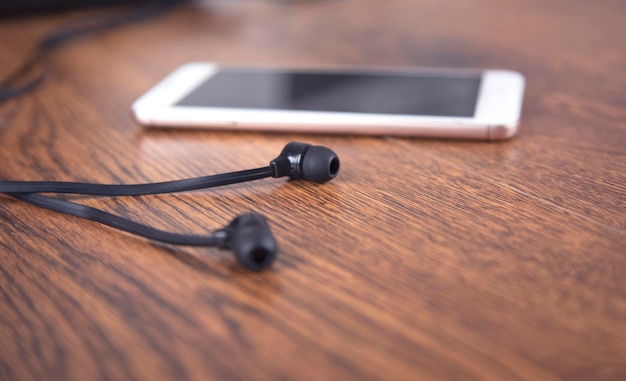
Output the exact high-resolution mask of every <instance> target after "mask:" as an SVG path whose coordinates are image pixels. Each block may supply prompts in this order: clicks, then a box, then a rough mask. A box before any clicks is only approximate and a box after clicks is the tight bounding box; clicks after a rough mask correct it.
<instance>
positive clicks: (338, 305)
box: [0, 0, 626, 380]
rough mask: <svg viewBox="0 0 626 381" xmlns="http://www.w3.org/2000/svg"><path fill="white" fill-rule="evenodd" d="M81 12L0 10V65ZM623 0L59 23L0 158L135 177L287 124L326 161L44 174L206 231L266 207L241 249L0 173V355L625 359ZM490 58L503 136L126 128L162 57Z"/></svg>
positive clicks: (318, 361) (178, 367)
mask: <svg viewBox="0 0 626 381" xmlns="http://www.w3.org/2000/svg"><path fill="white" fill-rule="evenodd" d="M89 14H90V13H89V12H79V13H68V14H62V15H46V16H36V17H31V18H20V19H11V18H8V19H3V20H1V21H0V75H6V74H7V73H8V72H9V71H10V70H11V69H12V68H15V67H16V66H17V65H18V64H19V63H20V62H21V61H22V60H23V59H24V57H25V56H26V54H27V52H28V50H29V48H30V47H32V46H34V45H35V44H36V42H37V41H38V40H39V39H40V38H41V37H42V36H43V35H44V34H45V33H46V32H47V31H49V30H51V29H53V28H55V27H57V26H58V25H60V24H62V23H65V22H68V21H71V20H74V19H76V18H81V17H85V16H88V15H89ZM625 15H626V6H625V5H624V3H623V2H619V1H604V2H590V1H583V0H576V1H574V0H567V1H566V0H561V1H549V2H546V1H521V0H516V1H514V0H482V1H461V0H457V1H449V2H442V1H436V0H420V1H416V0H396V1H375V0H360V1H357V0H345V1H323V2H297V1H290V2H287V1H285V2H278V3H272V2H264V1H214V2H208V3H205V4H196V5H188V6H184V7H181V8H178V9H176V10H174V11H172V12H170V13H168V14H166V15H163V16H161V17H158V18H154V19H152V20H149V21H145V22H141V23H137V24H134V25H131V26H127V27H124V28H119V29H116V30H113V31H109V32H106V33H103V34H99V35H96V36H91V37H85V38H81V39H79V40H76V41H75V42H73V43H72V44H69V45H67V46H65V47H63V48H61V49H60V50H58V51H56V52H55V53H53V54H52V55H51V56H50V60H49V65H48V68H49V71H48V76H47V77H46V81H45V83H44V85H43V86H42V87H41V88H40V89H39V90H37V91H36V92H35V93H34V94H32V95H28V96H25V97H22V98H20V99H18V100H14V101H11V102H8V103H5V104H4V105H2V106H1V107H0V178H2V179H11V180H44V179H45V180H73V181H93V182H103V183H110V182H121V183H138V182H149V181H164V180H171V179H180V178H185V177H191V176H201V175H207V174H213V173H219V172H224V171H233V170H239V169H245V168H254V167H259V166H263V165H266V164H267V163H268V162H269V160H271V159H272V158H274V157H275V156H276V155H277V153H278V152H279V151H280V149H281V148H282V147H283V145H284V144H285V143H286V142H288V141H290V140H300V141H306V142H310V143H313V144H322V145H327V146H329V147H331V148H332V149H334V150H335V151H336V152H337V153H338V154H339V155H340V157H341V160H342V170H341V173H340V175H339V177H338V178H337V179H335V180H334V181H333V182H331V183H328V184H325V185H322V186H319V185H311V184H305V183H299V182H286V181H284V180H263V181H259V182H256V183H250V184H242V185H237V186H233V187H227V188H221V189H215V190H211V191H196V192H190V193H184V194H177V195H163V196H150V197H137V198H116V199H109V198H89V197H70V199H71V200H74V201H76V202H81V203H83V204H85V205H91V206H96V207H100V208H103V209H106V210H108V211H111V212H114V213H117V214H120V215H123V216H126V217H130V218H132V219H134V220H136V221H140V222H145V223H149V224H151V225H153V226H155V227H159V228H163V229H168V230H172V231H178V232H186V233H198V234H202V233H206V232H210V231H212V230H214V229H216V228H218V227H221V226H223V225H224V224H226V223H228V222H229V221H230V220H231V219H232V218H233V217H234V216H236V215H237V214H239V213H242V212H245V211H249V210H256V211H258V212H260V213H263V214H265V215H267V217H268V218H269V220H270V224H271V227H272V229H273V231H274V233H275V235H276V237H277V240H278V243H279V245H280V249H281V250H280V253H279V257H278V259H277V261H276V262H275V264H274V266H273V267H272V268H271V269H270V270H269V271H266V272H263V273H251V272H247V271H245V270H242V269H241V268H239V267H238V266H237V265H236V263H235V261H234V259H233V257H232V255H231V254H230V253H228V252H221V251H218V250H215V249H210V248H208V249H204V248H188V247H175V246H167V245H161V244H157V243H154V242H150V241H148V240H145V239H142V238H137V237H135V236H131V235H129V234H125V233H121V232H119V231H117V230H114V229H111V228H107V227H105V226H102V225H99V224H97V223H92V222H88V221H85V220H80V219H77V218H74V217H68V216H64V215H60V214H58V213H54V212H49V211H46V210H42V209H39V208H37V207H34V206H30V205H27V204H25V203H22V202H19V201H15V200H13V199H10V198H8V197H5V196H0V239H1V242H0V251H1V254H0V343H1V344H0V379H2V380H158V379H172V380H227V379H233V380H237V379H241V380H244V379H245V380H251V379H252V380H256V379H258V380H348V379H355V380H418V379H433V380H624V379H626V111H625V110H626V92H625V89H626V75H625V74H626V73H625V68H626V42H625V40H624V36H626V26H625V25H626V23H625V22H624V16H625ZM189 61H218V62H222V63H264V64H280V65H286V64H306V65H316V64H324V65H328V64H331V65H336V64H340V65H341V64H360V65H376V66H383V67H397V66H429V67H474V68H506V69H513V70H519V71H521V72H522V73H524V74H525V75H526V78H527V92H526V97H525V103H524V110H523V119H522V124H521V130H520V133H519V136H517V137H516V138H515V139H513V140H511V141H507V142H503V143H487V142H463V141H443V140H424V139H409V138H393V137H386V138H372V137H356V136H352V137H348V136H322V135H319V136H316V135H298V134H261V133H247V132H242V133H235V132H233V133H228V132H211V131H166V130H159V131H148V130H144V129H142V128H141V127H139V126H138V125H137V124H135V123H134V121H133V120H132V118H131V114H130V104H131V102H132V101H133V100H134V99H136V98H137V97H138V96H140V95H141V94H142V93H143V92H144V91H146V90H147V89H148V88H150V87H151V86H152V85H154V84H155V83H156V82H157V81H159V80H160V79H161V78H162V77H164V76H165V75H166V74H167V73H169V72H170V71H171V70H173V69H174V68H175V67H177V66H178V65H180V64H183V63H186V62H189Z"/></svg>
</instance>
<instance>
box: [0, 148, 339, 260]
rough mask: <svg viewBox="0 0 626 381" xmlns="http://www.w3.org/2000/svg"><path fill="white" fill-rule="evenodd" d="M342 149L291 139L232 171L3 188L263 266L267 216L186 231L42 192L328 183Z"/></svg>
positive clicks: (268, 247)
mask: <svg viewBox="0 0 626 381" xmlns="http://www.w3.org/2000/svg"><path fill="white" fill-rule="evenodd" d="M339 167H340V161H339V157H338V156H337V154H335V153H334V152H333V151H332V150H330V149H329V148H327V147H323V146H313V145H310V144H306V143H300V142H291V143H288V144H287V145H286V146H285V147H284V148H283V150H282V151H281V153H280V154H279V155H278V157H276V158H275V159H274V160H272V161H271V162H270V164H269V165H268V166H267V167H261V168H256V169H250V170H243V171H237V172H229V173H224V174H218V175H211V176H204V177H197V178H193V179H186V180H176V181H168V182H161V183H151V184H132V185H118V184H91V183H77V182H57V181H0V193H6V194H7V195H9V196H11V197H13V198H16V199H19V200H22V201H25V202H28V203H30V204H33V205H36V206H39V207H41V208H45V209H49V210H53V211H56V212H60V213H64V214H68V215H71V216H76V217H81V218H84V219H88V220H91V221H96V222H99V223H101V224H104V225H107V226H110V227H113V228H116V229H119V230H123V231H126V232H128V233H132V234H136V235H139V236H142V237H145V238H149V239H153V240H157V241H160V242H164V243H169V244H176V245H189V246H217V247H218V248H220V249H231V250H233V251H234V253H235V257H236V258H237V260H238V262H239V263H240V264H242V265H243V266H244V267H246V268H248V269H251V270H255V271H260V270H263V269H265V268H267V267H268V266H269V265H271V263H272V262H273V261H274V259H275V258H276V252H277V249H278V246H277V244H276V240H275V239H274V236H273V235H272V232H271V231H270V228H269V225H268V223H267V220H266V219H265V217H263V216H262V215H260V214H258V213H247V214H243V215H241V216H239V217H237V218H235V219H234V220H233V221H232V222H231V223H230V224H229V225H228V226H226V227H224V228H222V229H218V230H216V231H214V232H213V234H212V235H208V236H198V235H184V234H176V233H170V232H165V231H161V230H157V229H154V228H152V227H149V226H146V225H142V224H139V223H137V222H134V221H131V220H128V219H126V218H122V217H119V216H116V215H113V214H111V213H107V212H105V211H102V210H100V209H96V208H92V207H88V206H85V205H81V204H76V203H73V202H69V201H64V200H59V199H56V198H51V197H47V196H42V195H39V194H37V193H74V194H86V195H99V196H139V195H149V194H160V193H173V192H184V191H189V190H197V189H206V188H212V187H217V186H224V185H230V184H236V183H241V182H246V181H252V180H259V179H263V178H268V177H273V178H279V177H285V176H286V177H289V178H290V179H293V180H307V181H312V182H315V183H325V182H327V181H330V180H332V179H333V178H335V177H336V176H337V174H338V173H339Z"/></svg>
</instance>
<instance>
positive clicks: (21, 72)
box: [0, 0, 187, 104]
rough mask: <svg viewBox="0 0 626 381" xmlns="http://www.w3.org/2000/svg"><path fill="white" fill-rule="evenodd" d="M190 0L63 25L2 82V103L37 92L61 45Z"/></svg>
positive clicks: (160, 0) (159, 2) (170, 0)
mask: <svg viewBox="0 0 626 381" xmlns="http://www.w3.org/2000/svg"><path fill="white" fill-rule="evenodd" d="M186 1H187V0H157V1H149V2H146V3H144V4H143V5H141V6H140V7H138V8H132V9H130V10H128V11H127V12H124V13H122V14H116V15H113V16H110V17H104V18H102V17H86V18H83V19H80V20H77V21H74V22H71V23H69V24H65V25H62V26H60V27H58V28H57V29H54V30H52V31H51V32H50V33H48V34H47V35H45V36H44V37H43V38H42V39H41V40H40V41H39V43H38V44H37V45H36V47H35V49H34V51H33V52H32V53H31V54H30V55H29V56H28V57H27V58H26V59H25V60H24V61H23V62H22V63H21V64H20V65H19V66H18V67H17V68H16V69H15V70H14V71H13V72H12V73H10V74H9V75H7V76H6V77H4V78H2V79H1V80H0V104H2V103H3V102H5V101H7V100H9V99H12V98H16V97H19V96H21V95H23V94H26V93H29V92H31V91H33V90H34V89H36V88H37V87H38V86H39V85H41V83H42V82H43V80H44V78H45V75H46V68H45V60H46V58H47V57H48V56H49V55H50V53H51V52H53V51H54V50H56V49H58V48H59V47H60V46H62V45H65V44H67V43H68V42H70V41H72V40H74V39H76V38H78V37H84V36H88V35H92V34H96V33H99V32H103V31H107V30H111V29H115V28H118V27H121V26H124V25H127V24H131V23H135V22H139V21H143V20H147V19H150V18H152V17H154V16H157V15H160V14H162V13H164V12H166V11H168V10H170V9H172V8H173V7H174V6H176V5H178V4H181V3H183V2H186Z"/></svg>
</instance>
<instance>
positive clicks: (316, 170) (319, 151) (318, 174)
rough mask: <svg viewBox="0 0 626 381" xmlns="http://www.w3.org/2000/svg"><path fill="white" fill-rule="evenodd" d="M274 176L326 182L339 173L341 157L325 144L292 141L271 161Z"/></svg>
mask: <svg viewBox="0 0 626 381" xmlns="http://www.w3.org/2000/svg"><path fill="white" fill-rule="evenodd" d="M270 166H271V167H272V170H273V171H274V173H273V174H272V177H283V176H289V177H290V178H292V179H294V180H300V179H302V180H308V181H313V182H314V183H325V182H327V181H330V180H332V179H334V178H335V177H336V176H337V174H338V173H339V157H338V156H337V154H336V153H334V152H333V151H332V150H330V149H328V148H326V147H323V146H312V145H310V144H306V143H300V142H291V143H289V144H287V145H286V146H285V148H283V150H282V152H281V153H280V155H278V157H277V158H276V159H274V160H272V161H271V162H270Z"/></svg>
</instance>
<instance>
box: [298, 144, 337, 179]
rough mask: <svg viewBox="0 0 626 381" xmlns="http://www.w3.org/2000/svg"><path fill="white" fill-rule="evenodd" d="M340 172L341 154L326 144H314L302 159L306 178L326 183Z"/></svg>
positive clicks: (303, 173) (303, 172)
mask: <svg viewBox="0 0 626 381" xmlns="http://www.w3.org/2000/svg"><path fill="white" fill-rule="evenodd" d="M338 173H339V156H337V154H336V153H335V152H333V151H332V150H331V149H329V148H327V147H324V146H312V147H311V148H309V150H308V151H307V152H306V154H305V155H304V158H303V160H302V175H303V178H304V179H305V180H309V181H313V182H316V183H325V182H327V181H329V180H332V179H334V178H335V177H336V176H337V174H338Z"/></svg>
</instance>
